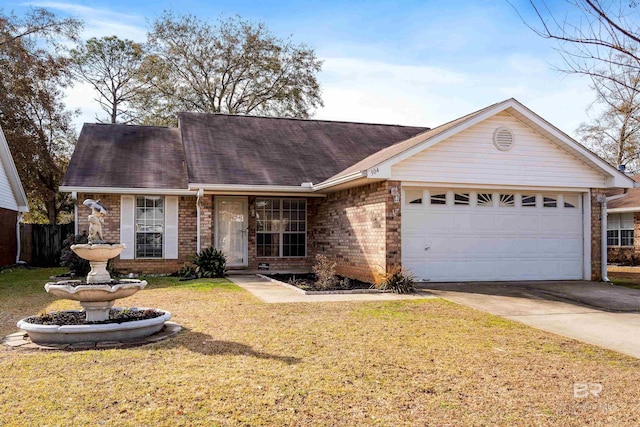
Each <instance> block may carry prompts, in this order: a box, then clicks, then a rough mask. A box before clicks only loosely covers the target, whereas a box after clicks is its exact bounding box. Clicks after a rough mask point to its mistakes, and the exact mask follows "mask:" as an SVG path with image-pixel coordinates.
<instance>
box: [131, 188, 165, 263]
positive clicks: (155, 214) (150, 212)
mask: <svg viewBox="0 0 640 427" xmlns="http://www.w3.org/2000/svg"><path fill="white" fill-rule="evenodd" d="M163 236H164V198H163V197H161V196H138V197H136V258H162V248H163Z"/></svg>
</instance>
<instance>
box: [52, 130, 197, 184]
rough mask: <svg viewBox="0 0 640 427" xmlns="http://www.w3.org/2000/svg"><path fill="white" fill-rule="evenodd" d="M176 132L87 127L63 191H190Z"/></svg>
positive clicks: (82, 132) (70, 163) (77, 145)
mask: <svg viewBox="0 0 640 427" xmlns="http://www.w3.org/2000/svg"><path fill="white" fill-rule="evenodd" d="M186 170H187V169H186V162H185V159H184V149H183V148H182V141H181V139H180V131H179V130H178V129H177V128H167V127H160V126H128V125H119V124H90V123H85V124H84V126H83V127H82V131H81V132H80V137H79V138H78V143H77V144H76V148H75V150H74V152H73V156H72V157H71V161H70V162H69V167H68V169H67V173H66V174H65V177H64V180H63V182H62V186H63V187H64V186H67V187H116V188H156V189H180V188H182V189H186V188H187V187H188V183H187V172H186Z"/></svg>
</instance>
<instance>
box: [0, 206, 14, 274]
mask: <svg viewBox="0 0 640 427" xmlns="http://www.w3.org/2000/svg"><path fill="white" fill-rule="evenodd" d="M17 220H18V212H16V211H11V210H9V209H3V208H0V266H2V265H13V264H15V263H16V251H17V250H18V247H17V243H16V221H17Z"/></svg>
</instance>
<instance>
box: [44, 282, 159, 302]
mask: <svg viewBox="0 0 640 427" xmlns="http://www.w3.org/2000/svg"><path fill="white" fill-rule="evenodd" d="M81 283H82V282H81V281H80V280H63V281H61V282H49V283H47V284H46V285H44V289H45V290H46V291H47V292H48V293H50V294H51V295H54V296H56V297H58V298H63V299H70V300H74V301H87V302H102V301H113V300H117V299H120V298H126V297H130V296H131V295H133V294H135V293H136V292H138V291H139V290H141V289H144V287H145V286H147V281H146V280H137V279H120V280H118V281H117V282H113V283H112V284H106V283H105V284H96V285H93V284H86V285H85V284H81Z"/></svg>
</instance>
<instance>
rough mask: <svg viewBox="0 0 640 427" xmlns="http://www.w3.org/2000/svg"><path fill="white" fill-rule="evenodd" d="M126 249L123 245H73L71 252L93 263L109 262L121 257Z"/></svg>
mask: <svg viewBox="0 0 640 427" xmlns="http://www.w3.org/2000/svg"><path fill="white" fill-rule="evenodd" d="M124 248H125V245H123V244H122V243H116V244H113V245H110V244H107V243H85V244H80V245H71V250H72V251H73V252H75V253H76V255H78V256H79V257H80V258H84V259H86V260H88V261H89V262H91V261H107V260H110V259H111V258H115V257H117V256H118V255H120V252H122V251H123V250H124Z"/></svg>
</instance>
